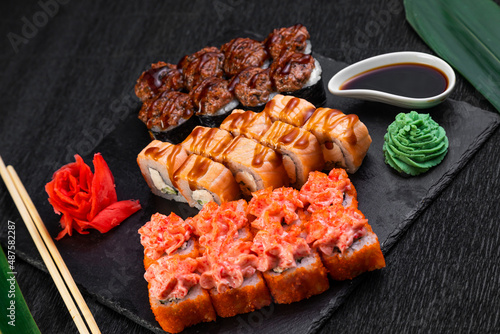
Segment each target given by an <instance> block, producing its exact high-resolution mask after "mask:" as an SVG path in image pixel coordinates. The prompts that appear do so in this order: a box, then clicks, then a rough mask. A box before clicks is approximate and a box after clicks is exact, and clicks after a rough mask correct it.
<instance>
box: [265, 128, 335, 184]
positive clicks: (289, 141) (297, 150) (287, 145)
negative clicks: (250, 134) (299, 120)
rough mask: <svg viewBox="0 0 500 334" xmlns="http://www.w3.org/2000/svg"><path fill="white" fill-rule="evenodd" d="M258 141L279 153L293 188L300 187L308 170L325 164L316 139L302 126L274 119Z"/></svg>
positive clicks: (321, 167) (319, 168) (305, 178)
mask: <svg viewBox="0 0 500 334" xmlns="http://www.w3.org/2000/svg"><path fill="white" fill-rule="evenodd" d="M260 142H261V143H262V144H264V145H266V146H268V147H271V148H273V149H275V150H276V151H278V152H279V153H281V155H282V156H283V164H284V166H285V169H286V171H287V173H288V177H289V178H290V184H291V185H292V186H293V187H295V188H300V187H302V185H303V184H304V183H305V182H306V180H307V177H308V176H309V172H311V171H314V170H322V169H323V167H324V166H325V162H324V159H323V154H322V153H321V148H320V145H319V143H318V140H317V139H316V137H315V136H314V135H313V134H312V133H310V132H309V131H306V130H304V129H302V128H299V127H296V126H293V125H290V124H287V123H283V122H280V121H276V122H274V123H273V125H272V126H271V127H270V128H269V130H268V131H267V132H266V134H265V135H264V136H263V137H262V138H261V139H260Z"/></svg>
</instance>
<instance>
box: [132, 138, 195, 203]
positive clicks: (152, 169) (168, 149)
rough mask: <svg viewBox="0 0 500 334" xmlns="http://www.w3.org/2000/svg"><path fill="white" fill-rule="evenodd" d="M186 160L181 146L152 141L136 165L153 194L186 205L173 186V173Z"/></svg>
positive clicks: (139, 156) (142, 152)
mask: <svg viewBox="0 0 500 334" xmlns="http://www.w3.org/2000/svg"><path fill="white" fill-rule="evenodd" d="M187 158H188V153H187V152H186V150H185V149H184V148H183V147H182V146H180V145H173V144H170V143H167V142H162V141H159V140H153V141H152V142H151V143H149V144H148V146H146V147H145V148H144V149H143V150H142V151H141V152H140V153H139V155H138V156H137V164H138V165H139V168H140V169H141V173H142V176H143V177H144V180H146V183H147V184H148V186H149V188H151V192H152V193H153V194H155V195H157V196H160V197H163V198H165V199H169V200H174V201H177V202H184V203H186V199H185V198H184V196H182V195H181V194H180V193H179V189H177V187H176V186H175V184H174V173H175V171H176V170H177V169H179V167H180V166H182V164H183V163H184V161H186V160H187Z"/></svg>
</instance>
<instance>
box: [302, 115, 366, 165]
mask: <svg viewBox="0 0 500 334" xmlns="http://www.w3.org/2000/svg"><path fill="white" fill-rule="evenodd" d="M303 128H304V129H306V130H308V131H311V132H312V133H313V134H314V135H315V136H316V138H317V139H318V141H319V143H320V144H321V149H322V151H323V157H324V158H325V163H326V168H330V167H343V168H345V169H346V170H347V172H348V173H355V172H356V171H357V170H358V169H359V167H360V166H361V163H362V162H363V159H364V158H365V156H366V153H367V152H368V149H369V148H370V145H371V142H372V139H371V137H370V134H369V133H368V129H367V127H366V125H365V124H364V123H363V122H361V121H360V120H359V117H358V116H357V115H354V114H349V115H345V114H344V113H343V112H341V111H340V110H337V109H330V108H318V109H316V111H315V112H314V114H313V115H312V116H311V117H310V118H309V119H308V120H307V122H306V124H304V126H303ZM334 151H337V153H333V152H334ZM339 151H340V153H341V154H342V155H341V156H340V155H339V154H338V152H339ZM333 159H337V160H333Z"/></svg>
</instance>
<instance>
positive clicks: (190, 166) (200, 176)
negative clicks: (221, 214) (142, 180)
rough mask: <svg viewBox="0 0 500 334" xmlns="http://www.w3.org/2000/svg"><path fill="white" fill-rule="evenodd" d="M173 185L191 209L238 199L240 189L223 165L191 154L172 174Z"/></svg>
mask: <svg viewBox="0 0 500 334" xmlns="http://www.w3.org/2000/svg"><path fill="white" fill-rule="evenodd" d="M174 184H175V185H176V188H177V189H179V192H180V193H181V194H182V195H183V196H184V198H185V199H186V201H187V203H188V204H189V205H190V206H191V207H195V208H197V209H201V208H202V207H203V205H204V204H206V203H208V202H212V201H214V202H216V203H217V204H221V203H224V202H229V201H233V200H237V199H239V198H240V196H241V195H240V187H239V186H238V183H237V182H236V180H235V178H234V177H233V174H232V173H231V171H230V170H229V169H227V168H226V167H225V166H224V165H223V164H221V163H218V162H215V161H213V160H211V159H209V158H205V157H204V156H201V155H196V154H192V155H190V156H189V157H188V158H187V159H186V161H185V162H184V163H183V164H182V166H181V167H179V169H177V170H176V172H175V174H174Z"/></svg>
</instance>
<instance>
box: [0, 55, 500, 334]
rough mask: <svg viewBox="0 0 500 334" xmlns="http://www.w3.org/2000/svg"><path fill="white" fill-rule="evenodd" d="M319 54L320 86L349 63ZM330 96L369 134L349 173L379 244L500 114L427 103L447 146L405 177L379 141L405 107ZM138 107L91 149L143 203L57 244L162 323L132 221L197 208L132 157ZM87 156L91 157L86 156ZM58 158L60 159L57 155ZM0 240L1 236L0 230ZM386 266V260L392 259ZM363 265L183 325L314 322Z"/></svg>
mask: <svg viewBox="0 0 500 334" xmlns="http://www.w3.org/2000/svg"><path fill="white" fill-rule="evenodd" d="M316 57H317V58H318V60H319V61H320V63H321V65H322V67H323V77H324V83H325V86H326V84H327V83H328V79H329V78H330V77H331V76H333V74H335V73H336V72H338V71H339V70H340V69H341V68H343V67H344V66H345V64H343V63H339V62H335V61H333V60H331V59H328V58H324V57H321V56H319V55H316ZM327 98H328V100H327V104H326V106H328V107H332V108H337V109H341V110H343V111H344V112H345V113H355V114H357V115H358V116H359V117H360V119H361V120H362V121H363V122H364V123H365V124H366V125H367V127H368V129H369V131H370V134H371V136H372V139H373V143H372V146H371V148H370V150H369V152H368V155H367V157H366V158H365V161H364V163H363V166H362V167H361V168H360V170H359V171H358V172H357V173H356V174H354V175H351V179H352V181H353V183H354V185H355V186H356V189H357V191H358V198H359V207H360V209H361V210H362V211H363V212H364V213H365V215H366V217H367V218H368V219H369V222H370V224H371V225H372V227H373V229H374V231H375V232H376V233H377V235H378V237H379V240H380V242H381V244H382V248H383V251H384V252H385V253H387V251H388V250H389V249H390V247H391V246H392V245H393V244H394V243H395V242H396V241H397V240H398V238H399V237H400V235H401V233H402V232H403V231H404V230H405V229H406V228H407V227H408V226H409V224H410V223H411V222H412V221H413V219H414V218H416V217H417V216H418V215H419V214H420V213H421V212H422V211H423V210H424V209H425V207H426V206H427V205H428V204H429V203H430V202H431V201H432V200H433V199H434V198H435V197H436V196H437V195H438V194H439V192H440V191H441V190H442V189H444V187H446V185H447V184H448V183H449V182H450V181H451V180H452V178H453V176H454V175H455V174H456V173H457V172H458V171H459V170H460V169H461V167H463V166H464V165H465V163H466V162H467V161H468V160H469V159H470V158H471V157H472V155H473V154H474V152H475V151H476V150H477V149H478V148H479V147H480V145H481V144H482V143H483V142H484V141H485V140H486V139H487V138H488V136H489V135H490V134H491V133H492V132H493V130H495V129H496V127H497V126H498V125H499V123H500V117H498V115H496V114H493V113H489V112H486V111H483V110H481V109H478V108H475V107H472V106H470V105H468V104H466V103H463V102H456V101H451V100H449V101H446V102H444V103H443V104H441V105H439V106H436V107H434V108H432V109H428V110H426V111H425V112H429V113H430V114H431V116H432V117H433V119H434V120H436V121H437V122H438V123H439V124H440V125H442V126H443V127H444V128H445V130H446V132H447V134H448V137H449V140H450V149H449V153H448V155H447V156H446V158H445V160H444V161H443V163H442V164H440V165H439V166H437V167H435V168H433V169H432V170H430V171H429V172H428V173H426V174H423V175H420V176H418V177H413V178H405V177H401V176H400V175H398V174H397V173H395V172H394V171H393V170H392V169H390V168H389V167H388V166H386V165H385V163H384V159H383V154H382V142H383V135H384V134H385V132H386V129H387V126H388V125H389V124H390V123H391V122H392V121H393V120H394V117H395V116H396V115H397V114H398V113H399V112H408V111H409V110H404V109H401V108H397V107H391V106H387V105H384V104H380V103H373V102H363V101H357V100H352V99H346V98H338V97H335V96H332V95H331V94H329V93H327ZM136 111H138V110H131V111H130V113H129V114H128V117H127V118H126V119H124V120H123V122H122V123H121V124H120V125H119V126H118V127H117V128H116V129H115V130H114V131H113V132H111V133H110V134H109V135H108V136H106V137H105V138H104V139H103V141H102V142H101V144H100V145H99V146H98V147H97V148H96V149H95V152H101V153H102V154H103V156H104V158H105V159H106V161H107V162H108V164H109V166H110V168H111V170H112V172H113V174H114V176H115V181H116V187H117V192H118V198H119V199H129V198H135V199H139V200H140V202H141V204H142V205H143V210H141V211H140V212H138V213H136V214H135V215H133V216H132V217H131V218H129V219H128V220H126V221H125V222H123V223H122V225H121V226H119V227H117V228H115V229H114V230H112V231H110V232H108V233H107V234H104V235H102V234H100V233H98V232H91V233H90V234H89V235H78V234H75V235H74V236H73V237H71V238H69V237H66V238H63V239H62V240H60V241H58V242H57V243H56V244H57V246H58V248H59V250H60V252H61V254H62V256H63V258H64V260H65V262H66V263H67V265H68V267H69V269H70V271H71V273H72V274H73V277H74V278H75V281H76V282H77V283H79V284H80V285H81V287H83V288H84V289H86V290H87V291H88V292H89V293H90V294H92V295H94V296H95V297H96V298H97V299H98V300H100V301H101V302H102V303H104V304H105V305H108V306H109V307H111V308H113V309H115V310H116V311H118V312H119V313H122V314H124V315H125V316H127V317H129V318H131V319H132V320H134V321H136V322H138V323H139V324H141V325H143V326H145V327H147V328H149V329H151V330H153V331H155V332H162V331H161V329H160V328H159V327H158V325H157V323H156V321H155V319H154V316H153V314H152V312H151V311H150V309H149V303H148V299H147V285H146V282H145V281H144V279H143V274H144V269H143V266H142V259H143V254H142V246H141V245H140V242H139V236H138V234H137V230H138V229H139V227H140V226H142V225H143V224H144V223H145V222H147V221H148V220H149V217H150V216H151V214H152V213H154V212H157V211H158V212H161V213H165V214H168V213H170V212H171V211H175V212H176V213H178V214H179V215H181V216H182V217H184V218H186V217H187V216H192V215H194V214H195V213H196V212H197V211H196V210H195V209H192V208H190V207H188V206H187V205H185V204H177V203H173V202H170V201H166V200H163V199H161V198H158V197H156V196H154V195H152V194H151V193H150V191H149V188H148V187H147V185H146V184H145V182H144V181H143V179H142V176H141V175H140V172H139V169H138V167H137V165H136V163H135V157H136V155H137V154H138V152H140V150H141V149H142V148H143V147H144V146H146V145H147V143H148V142H149V136H148V134H147V132H146V131H145V127H144V126H143V124H142V123H141V122H140V121H139V120H138V119H137V118H136ZM84 158H85V161H86V162H87V163H88V164H91V158H92V157H91V156H86V157H84ZM54 159H55V160H56V161H59V159H57V158H56V157H54ZM41 168H49V167H48V166H43V167H41ZM51 172H53V170H47V172H46V173H44V174H50V173H51ZM22 177H23V175H21V178H22ZM42 181H43V180H42ZM29 192H30V194H31V196H32V198H33V200H34V202H35V205H36V206H37V208H38V209H39V211H40V215H41V217H42V219H43V220H44V221H45V223H46V225H47V228H48V229H49V231H50V232H51V234H52V235H53V236H55V235H57V233H58V231H59V226H58V216H56V215H55V214H54V213H53V211H52V209H51V207H50V206H49V205H48V204H47V197H46V194H45V193H44V192H43V191H40V190H37V191H34V189H29ZM2 232H3V231H2ZM16 238H17V245H18V247H17V249H18V254H19V255H20V256H22V257H23V258H25V259H26V260H27V261H29V262H30V263H32V264H34V265H35V266H37V267H39V268H43V264H42V262H41V260H40V256H39V255H38V253H37V252H36V249H35V248H34V246H33V243H32V242H31V240H30V237H29V235H28V233H27V231H26V230H25V228H24V227H23V226H22V225H19V226H18V230H17V236H16ZM2 242H3V243H5V234H4V233H3V234H2ZM383 270H390V267H389V268H386V269H383ZM367 275H370V273H367V274H365V275H362V276H361V277H359V278H358V279H355V280H354V281H352V282H351V281H349V282H342V283H338V282H332V284H331V288H330V289H329V290H328V291H326V292H325V293H323V294H322V295H319V296H315V297H312V298H310V299H308V300H305V301H302V302H299V303H295V304H292V305H271V306H270V307H267V308H264V309H262V310H259V311H256V312H253V313H250V314H245V315H240V316H236V317H233V318H228V319H221V318H219V319H218V320H217V321H216V322H214V323H208V324H200V325H197V326H193V327H191V328H189V329H187V330H186V332H189V333H196V332H210V333H230V332H231V333H233V332H240V333H246V332H252V331H259V332H274V333H288V332H312V331H314V330H315V329H317V328H318V327H319V326H320V325H321V324H322V321H323V320H325V319H327V317H328V316H329V315H330V314H331V313H332V312H333V311H334V310H335V308H336V307H337V306H338V305H340V303H341V302H342V300H343V299H344V298H345V297H346V296H347V294H348V293H349V291H350V290H351V289H352V288H353V287H354V286H355V285H356V283H357V282H359V280H361V279H363V277H366V276H367Z"/></svg>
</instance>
